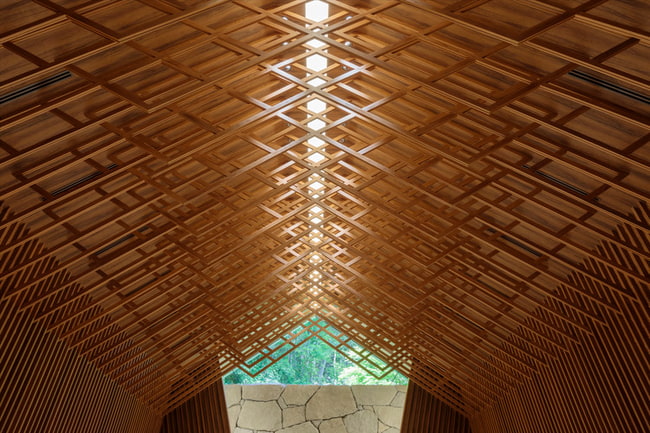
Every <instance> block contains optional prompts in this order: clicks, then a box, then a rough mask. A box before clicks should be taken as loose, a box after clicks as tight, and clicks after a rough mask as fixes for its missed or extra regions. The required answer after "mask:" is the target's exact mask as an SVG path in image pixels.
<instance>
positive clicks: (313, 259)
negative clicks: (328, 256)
mask: <svg viewBox="0 0 650 433" xmlns="http://www.w3.org/2000/svg"><path fill="white" fill-rule="evenodd" d="M322 261H323V259H322V258H321V256H319V255H318V254H313V255H312V256H311V257H310V258H309V263H311V264H312V265H317V264H319V263H320V262H322Z"/></svg>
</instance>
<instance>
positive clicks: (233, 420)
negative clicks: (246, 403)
mask: <svg viewBox="0 0 650 433" xmlns="http://www.w3.org/2000/svg"><path fill="white" fill-rule="evenodd" d="M239 412H241V406H239V405H235V406H230V407H229V408H228V422H229V423H230V431H233V430H235V427H236V426H237V420H238V419H239Z"/></svg>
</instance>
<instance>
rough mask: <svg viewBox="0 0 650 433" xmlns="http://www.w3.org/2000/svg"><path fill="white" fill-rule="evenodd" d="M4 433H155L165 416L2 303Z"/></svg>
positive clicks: (0, 418)
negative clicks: (154, 410) (157, 412)
mask: <svg viewBox="0 0 650 433" xmlns="http://www.w3.org/2000/svg"><path fill="white" fill-rule="evenodd" d="M0 348H1V350H0V431H1V432H6V433H9V432H11V433H21V432H26V433H27V432H29V433H36V432H38V433H49V432H52V433H55V432H56V433H58V432H65V433H75V432H79V433H95V432H96V433H112V432H114V433H157V432H158V431H159V429H160V422H161V418H162V417H161V416H160V415H159V414H156V413H155V412H153V411H152V410H151V409H149V408H148V407H147V406H145V405H144V404H143V403H141V402H139V401H138V400H136V399H135V398H133V397H132V396H131V395H129V394H128V393H127V392H125V391H124V390H123V389H121V388H120V387H119V386H117V385H115V384H114V383H113V382H111V380H110V379H108V378H107V377H106V376H104V375H103V374H102V373H101V372H100V371H99V370H97V369H96V368H95V367H94V366H93V365H92V364H90V363H89V362H87V361H86V360H84V359H83V358H80V357H79V356H78V355H77V353H76V351H75V350H70V349H68V348H67V347H66V346H65V344H63V343H62V342H60V341H59V340H58V339H57V338H56V336H55V335H53V334H52V333H50V332H45V331H44V329H43V327H42V326H41V325H40V324H38V323H34V322H33V321H32V319H31V318H30V317H29V314H26V313H21V312H19V311H18V306H17V304H16V303H14V302H11V301H10V300H7V299H4V300H2V301H0Z"/></svg>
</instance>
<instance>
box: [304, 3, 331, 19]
mask: <svg viewBox="0 0 650 433" xmlns="http://www.w3.org/2000/svg"><path fill="white" fill-rule="evenodd" d="M329 16H330V6H329V5H328V4H327V3H325V2H324V1H320V0H315V1H310V2H307V3H305V17H306V18H307V19H308V20H312V21H316V22H321V21H324V20H326V19H327V18H328V17H329Z"/></svg>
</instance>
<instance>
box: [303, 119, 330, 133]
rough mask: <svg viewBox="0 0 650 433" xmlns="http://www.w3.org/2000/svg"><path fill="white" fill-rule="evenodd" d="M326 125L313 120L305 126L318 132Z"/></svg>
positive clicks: (320, 121) (318, 120)
mask: <svg viewBox="0 0 650 433" xmlns="http://www.w3.org/2000/svg"><path fill="white" fill-rule="evenodd" d="M326 125H327V123H325V122H323V121H322V120H320V119H314V120H312V121H311V122H309V123H308V124H307V126H309V127H310V128H311V129H313V130H314V131H318V130H319V129H323V128H324V127H325V126H326Z"/></svg>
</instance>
